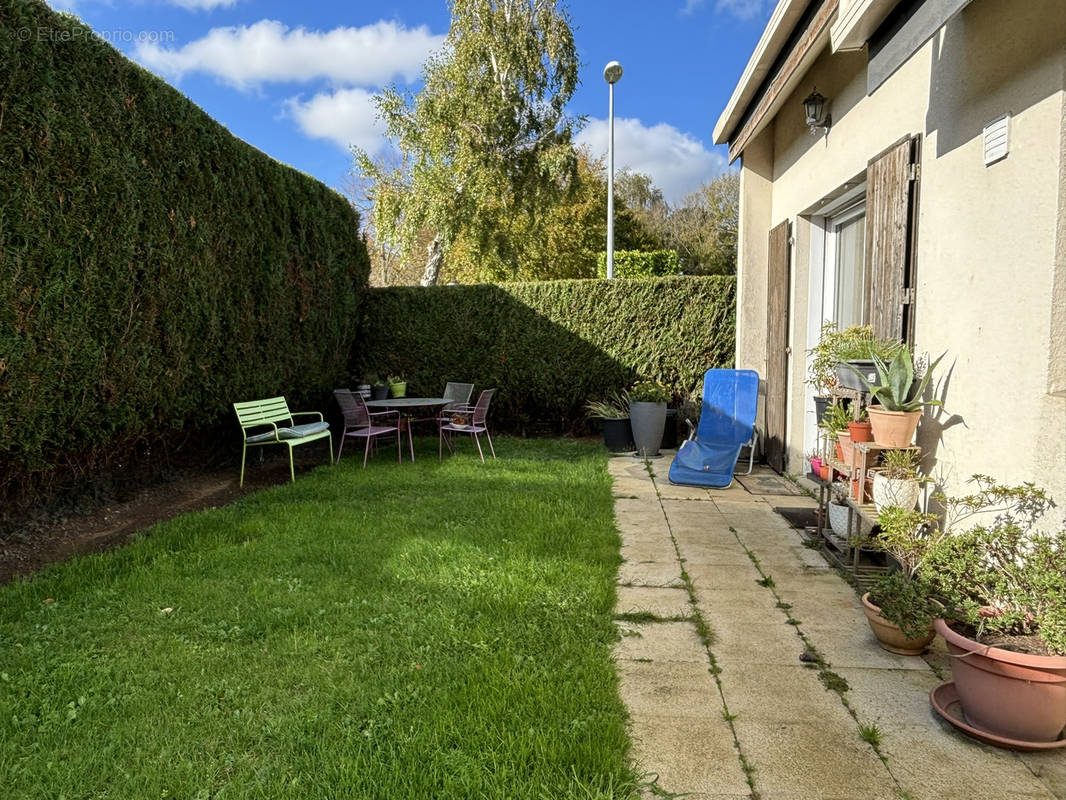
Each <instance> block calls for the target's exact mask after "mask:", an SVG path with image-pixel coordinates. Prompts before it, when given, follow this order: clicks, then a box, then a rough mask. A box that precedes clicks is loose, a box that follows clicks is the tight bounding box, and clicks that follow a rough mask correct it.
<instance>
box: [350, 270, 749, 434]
mask: <svg viewBox="0 0 1066 800" xmlns="http://www.w3.org/2000/svg"><path fill="white" fill-rule="evenodd" d="M735 298H736V282H735V279H734V278H732V277H722V276H711V277H675V278H645V279H634V280H628V281H600V280H563V281H543V282H538V283H508V284H503V285H478V286H437V287H429V288H423V287H413V286H412V287H390V288H380V289H371V290H369V291H368V293H367V295H366V297H365V299H364V302H363V306H362V318H363V322H362V326H361V333H360V335H359V340H360V346H359V348H357V349H356V350H355V351H353V352H354V358H353V362H352V380H353V383H357V382H359V381H360V379H362V378H365V377H366V376H368V375H370V374H376V375H379V376H381V375H386V374H401V375H403V376H404V377H405V378H406V379H407V381H408V387H407V394H408V395H411V396H416V395H421V396H439V395H440V394H441V392H442V391H443V390H444V385H445V383H446V382H448V381H464V382H473V383H475V384H476V385H477V390H478V391H480V390H481V389H483V388H490V387H493V386H495V387H496V388H497V389H498V391H497V393H496V396H495V397H494V398H493V410H492V420H493V424H494V426H496V428H497V429H510V430H512V431H517V432H528V431H533V430H542V429H547V430H552V431H576V430H581V429H582V428H583V425H584V421H585V411H584V405H585V402H586V401H587V400H590V399H599V398H602V397H606V396H608V395H611V394H613V393H614V392H616V391H618V390H620V389H622V388H625V387H628V386H630V385H632V384H633V383H634V382H635V381H637V380H643V379H646V380H657V381H661V382H662V383H663V384H665V385H666V386H667V387H668V388H669V389H670V390H671V392H672V393H673V395H674V397H675V399H676V398H680V397H681V396H683V395H685V394H687V393H689V392H691V391H692V390H693V389H695V388H696V387H697V386H698V385H699V384H700V380H701V378H702V376H703V373H704V372H705V371H706V370H707V369H709V368H711V367H729V366H732V363H733V353H734V340H735V313H734V308H735Z"/></svg>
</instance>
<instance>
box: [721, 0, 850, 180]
mask: <svg viewBox="0 0 1066 800" xmlns="http://www.w3.org/2000/svg"><path fill="white" fill-rule="evenodd" d="M838 5H839V0H826V2H825V3H824V4H823V5H822V7H821V8H820V9H819V10H818V13H817V14H815V15H814V17H812V18H811V21H810V22H809V23H808V24H807V29H806V30H805V31H804V32H803V34H802V35H801V36H800V38H799V40H798V41H797V42H796V45H795V47H793V48H792V52H791V53H789V54H788V57H787V58H786V59H785V62H784V63H783V64H782V65H781V69H780V70H778V72H777V75H775V76H774V79H773V80H772V81H771V82H770V85H769V86H768V87H767V89H766V92H765V93H764V94H763V96H762V97H760V98H759V100H758V103H757V105H756V106H755V108H754V109H753V110H752V113H751V115H750V116H749V117H748V119H747V121H746V122H745V123H744V125H743V126H741V128H740V129H739V130H738V131H737V132H736V135H735V136H734V137H733V139H732V140H731V141H730V142H729V160H730V161H731V162H732V161H735V160H736V159H737V157H738V156H739V155H740V154H741V152H743V150H744V148H745V147H747V146H748V143H749V142H750V141H751V140H752V138H753V137H754V136H755V134H757V133H758V132H759V131H760V130H762V127H763V123H764V122H766V121H767V116H768V115H769V114H770V111H771V109H772V108H773V107H774V106H775V104H776V102H777V100H778V99H779V98H780V96H781V94H782V93H783V92H784V91H785V90H786V89H787V88H788V87H789V86H790V84H791V83H792V81H793V79H794V78H798V77H799V76H800V74H802V73H800V70H801V68H805V67H806V66H808V65H809V63H810V61H811V60H812V58H811V57H813V56H815V55H817V53H816V52H813V51H814V48H816V47H818V46H819V44H820V43H822V41H823V36H824V34H826V32H827V31H828V29H829V23H830V22H832V21H833V19H834V17H836V13H837V6H838Z"/></svg>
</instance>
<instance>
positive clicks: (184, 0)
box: [167, 0, 241, 11]
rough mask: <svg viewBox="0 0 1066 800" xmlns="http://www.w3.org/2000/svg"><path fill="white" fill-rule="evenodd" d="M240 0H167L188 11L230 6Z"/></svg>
mask: <svg viewBox="0 0 1066 800" xmlns="http://www.w3.org/2000/svg"><path fill="white" fill-rule="evenodd" d="M240 1H241V0H167V2H169V3H170V4H171V5H175V6H181V7H182V8H187V9H189V10H190V11H201V10H203V11H210V10H211V9H213V8H230V7H231V6H235V5H237V3H239V2H240Z"/></svg>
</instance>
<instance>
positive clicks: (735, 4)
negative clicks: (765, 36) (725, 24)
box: [689, 0, 773, 20]
mask: <svg viewBox="0 0 1066 800" xmlns="http://www.w3.org/2000/svg"><path fill="white" fill-rule="evenodd" d="M691 1H692V0H689V2H691ZM768 5H769V6H772V5H773V2H772V0H718V3H717V4H716V5H715V7H714V8H715V11H726V12H728V13H730V14H732V15H733V16H734V17H737V18H738V19H742V20H749V19H753V18H755V17H757V16H759V15H760V14H762V13H763V11H764V10H765V9H766V7H767V6H768Z"/></svg>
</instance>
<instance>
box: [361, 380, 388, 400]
mask: <svg viewBox="0 0 1066 800" xmlns="http://www.w3.org/2000/svg"><path fill="white" fill-rule="evenodd" d="M366 382H367V383H369V384H370V399H371V400H388V399H389V385H388V384H387V383H385V381H383V380H381V379H380V378H378V376H377V375H374V374H371V375H368V376H367V378H366Z"/></svg>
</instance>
